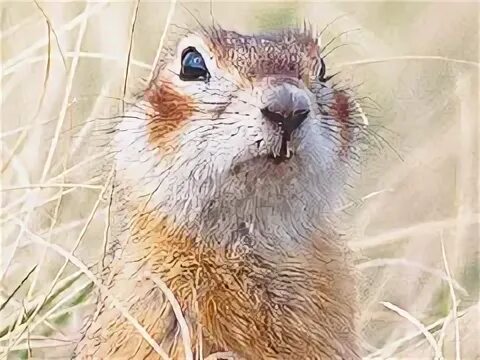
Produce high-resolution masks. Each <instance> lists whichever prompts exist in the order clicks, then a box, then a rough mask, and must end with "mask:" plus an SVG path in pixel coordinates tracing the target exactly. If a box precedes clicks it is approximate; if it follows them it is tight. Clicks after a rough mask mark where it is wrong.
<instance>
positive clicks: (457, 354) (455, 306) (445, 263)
mask: <svg viewBox="0 0 480 360" xmlns="http://www.w3.org/2000/svg"><path fill="white" fill-rule="evenodd" d="M440 244H441V246H442V259H443V266H444V267H445V272H446V273H447V278H448V288H449V290H450V297H451V298H452V317H453V323H454V326H455V360H460V358H461V352H460V328H459V326H458V314H457V311H458V302H457V297H456V295H455V290H454V289H453V279H452V275H451V273H450V267H449V266H448V261H447V254H446V252H445V244H444V242H443V232H441V233H440Z"/></svg>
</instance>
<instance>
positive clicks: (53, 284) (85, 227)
mask: <svg viewBox="0 0 480 360" xmlns="http://www.w3.org/2000/svg"><path fill="white" fill-rule="evenodd" d="M112 178H113V169H112V170H111V171H110V173H109V176H108V178H107V181H106V183H105V185H104V186H103V189H102V191H101V192H100V194H99V196H98V198H97V201H96V202H95V204H94V206H93V209H92V211H91V212H90V215H89V216H88V218H87V220H86V222H85V224H84V226H83V228H82V230H81V231H80V234H79V235H78V237H77V240H76V241H75V243H74V245H73V247H72V248H71V250H70V255H72V256H73V254H74V252H75V250H76V249H77V248H78V246H79V245H80V242H81V241H82V239H83V238H84V236H85V234H86V232H87V230H88V227H89V226H90V223H91V222H92V220H93V218H94V216H95V214H96V212H97V209H98V207H99V206H100V203H101V201H102V199H103V194H104V193H105V191H106V189H107V188H108V185H109V184H110V181H111V180H112ZM50 234H51V232H50ZM67 265H68V259H65V261H64V263H63V264H62V266H61V267H60V269H59V270H58V272H57V274H56V276H55V278H54V280H53V282H52V284H51V285H50V288H49V290H48V291H47V295H46V296H45V297H44V301H43V302H41V303H40V304H39V305H38V306H37V308H36V309H35V310H34V312H33V314H32V315H31V316H30V317H29V319H28V320H27V325H26V327H27V328H28V324H29V323H30V321H32V319H33V318H35V316H36V314H37V313H38V312H39V311H40V309H41V307H42V305H43V303H44V302H45V301H46V299H47V297H48V296H49V294H50V293H51V292H52V291H53V289H54V287H55V285H56V284H57V282H58V281H59V280H60V278H61V276H62V275H63V272H64V271H65V269H66V267H67ZM21 335H22V334H20V336H19V337H18V338H17V339H16V340H15V343H14V344H13V346H15V345H16V344H17V343H18V341H20V340H21Z"/></svg>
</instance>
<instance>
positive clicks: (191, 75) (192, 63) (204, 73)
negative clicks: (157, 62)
mask: <svg viewBox="0 0 480 360" xmlns="http://www.w3.org/2000/svg"><path fill="white" fill-rule="evenodd" d="M209 78H210V73H209V72H208V70H207V66H206V65H205V61H204V60H203V57H202V55H200V53H199V52H198V51H197V50H196V49H195V48H194V47H188V48H186V49H185V50H183V53H182V69H181V70H180V79H182V80H184V81H194V80H208V79H209Z"/></svg>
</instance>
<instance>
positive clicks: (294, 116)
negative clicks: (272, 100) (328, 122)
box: [262, 106, 310, 136]
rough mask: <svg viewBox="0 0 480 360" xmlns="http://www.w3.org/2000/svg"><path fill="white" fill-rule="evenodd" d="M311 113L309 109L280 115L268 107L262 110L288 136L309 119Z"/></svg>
mask: <svg viewBox="0 0 480 360" xmlns="http://www.w3.org/2000/svg"><path fill="white" fill-rule="evenodd" d="M309 113H310V110H309V109H298V110H294V111H292V112H290V113H288V114H285V115H283V114H280V113H278V112H275V111H271V110H270V109H269V108H268V106H267V107H265V108H263V109H262V114H263V116H265V118H267V119H268V120H270V121H271V122H272V123H274V124H275V125H277V126H279V127H280V129H282V130H283V131H284V132H285V134H286V135H288V136H290V134H291V133H292V132H293V130H295V129H296V128H298V127H299V126H300V124H301V123H302V122H303V120H305V119H306V118H307V117H308V114H309Z"/></svg>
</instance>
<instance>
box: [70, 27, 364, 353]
mask: <svg viewBox="0 0 480 360" xmlns="http://www.w3.org/2000/svg"><path fill="white" fill-rule="evenodd" d="M208 36H209V41H210V43H211V46H212V49H213V51H214V53H215V55H216V57H217V59H216V60H217V61H218V62H219V63H220V64H223V66H225V67H228V66H231V64H234V66H235V71H236V72H238V74H239V75H240V77H241V78H243V79H244V80H246V81H255V80H258V79H259V80H261V79H262V78H264V77H265V76H269V75H282V76H288V77H290V78H291V79H293V80H295V79H303V82H304V83H307V84H308V79H310V77H311V74H312V73H314V72H315V69H317V68H318V66H319V61H318V59H319V49H318V47H317V45H316V42H315V41H314V40H313V38H312V36H311V35H309V34H303V33H300V32H285V33H283V34H281V35H280V36H279V37H278V36H277V38H276V40H275V41H272V42H269V41H262V38H260V37H245V36H241V35H239V34H236V33H234V32H227V31H224V30H221V29H215V30H214V31H213V32H212V33H209V35H208ZM279 39H280V40H279ZM232 71H233V70H232ZM279 81H283V80H282V79H280V80H279ZM295 81H296V80H295ZM145 99H146V100H147V101H148V103H149V104H150V107H151V108H150V109H149V113H148V116H149V124H148V130H149V143H150V144H152V145H153V146H154V147H158V148H162V146H163V145H162V144H163V142H164V139H165V137H166V136H168V134H170V133H172V132H173V131H177V130H179V129H180V127H181V125H182V123H184V122H185V121H187V120H188V119H189V118H191V117H192V115H195V114H196V113H198V112H200V111H201V110H202V109H197V105H196V104H195V102H194V101H193V99H191V98H189V97H188V96H185V95H183V94H181V93H179V92H178V91H177V90H176V89H174V88H172V87H171V86H170V85H167V84H166V83H162V82H161V79H159V80H158V85H156V86H155V85H154V87H152V88H151V89H150V90H148V91H147V92H146V95H145ZM198 106H200V105H198ZM350 115H351V111H350V103H349V99H348V97H347V95H346V94H344V93H342V92H339V91H337V92H336V93H335V95H334V100H333V102H332V104H331V105H330V107H329V109H328V111H327V116H330V117H331V118H332V119H333V120H334V121H338V122H340V126H341V131H340V136H341V139H342V146H341V148H340V150H341V151H343V149H345V152H346V151H347V150H348V145H349V141H350V139H351V138H350V130H351V128H352V127H351V126H350V125H351V124H350V123H349V118H350ZM180 131H181V130H180ZM284 180H285V179H284ZM120 181H121V180H120ZM285 181H287V180H285ZM130 190H131V189H128V188H125V187H124V186H123V185H122V184H121V183H119V184H117V188H116V193H115V205H114V208H113V209H112V213H113V214H117V215H118V214H122V216H123V217H121V216H120V215H118V216H116V219H117V221H118V222H119V223H117V224H112V227H113V228H115V231H114V232H115V233H116V234H117V235H118V239H117V238H115V240H114V242H113V243H112V244H110V245H109V252H108V254H107V255H112V256H113V260H111V261H110V262H107V264H106V265H105V269H104V278H105V284H106V285H107V286H108V287H109V293H108V294H102V295H101V298H100V299H99V308H98V311H97V314H96V316H95V317H94V318H93V321H91V325H90V326H88V327H87V329H88V330H87V331H86V333H85V336H84V338H83V340H82V341H81V342H80V344H79V345H78V347H77V350H76V354H77V356H78V358H81V359H91V358H96V359H133V358H135V359H137V358H138V359H158V354H156V353H155V352H154V351H153V349H152V348H151V347H150V346H149V345H148V344H147V342H146V341H144V340H143V338H142V336H141V335H140V334H139V333H138V332H137V331H136V329H135V328H134V327H133V326H132V325H131V324H130V323H129V322H128V321H127V320H126V319H125V318H123V316H122V315H121V314H120V312H119V311H118V310H116V309H113V308H107V307H106V305H105V304H108V296H114V297H115V298H117V299H119V300H120V301H121V302H122V303H124V304H126V305H127V308H128V311H129V313H130V314H131V315H132V316H133V317H134V318H136V319H137V320H138V321H139V322H140V324H141V325H142V326H143V327H145V329H146V330H147V331H148V333H149V334H150V335H151V336H152V337H153V338H154V340H155V341H157V342H158V343H159V344H160V346H161V347H162V349H164V350H165V351H166V352H167V353H168V354H169V356H170V357H171V358H173V359H183V358H185V354H184V352H183V345H182V339H181V337H180V335H179V327H178V323H177V321H176V318H175V316H174V314H173V312H172V309H171V306H170V305H169V303H168V301H167V300H166V298H165V296H164V294H163V293H162V292H161V291H160V289H158V287H157V286H156V285H155V284H154V282H152V281H151V280H146V279H145V277H144V275H143V274H144V272H145V271H147V272H149V273H152V274H153V276H154V277H158V278H159V279H161V280H162V281H163V282H165V283H166V285H167V286H168V287H169V288H170V289H171V290H172V292H173V293H174V295H175V297H176V298H177V300H178V302H179V304H180V306H181V308H182V311H183V314H184V315H185V318H186V320H187V322H188V324H189V326H190V329H189V330H190V334H191V337H192V342H193V349H192V351H194V353H195V354H197V355H203V356H206V355H208V354H209V353H211V352H213V351H232V352H234V353H235V354H236V356H237V357H238V359H247V360H256V359H267V360H269V359H345V360H357V359H359V358H360V357H359V353H358V341H357V340H358V339H357V337H356V332H355V329H356V324H355V322H356V317H357V304H356V289H355V283H356V281H355V274H354V269H353V265H352V261H351V254H350V252H349V250H348V248H347V247H346V245H345V243H344V240H343V239H340V238H339V236H338V235H337V234H336V233H335V232H334V231H333V230H332V229H331V228H330V227H331V225H330V224H329V223H328V222H327V221H325V223H324V224H316V225H318V228H322V231H318V232H317V233H315V234H312V237H311V238H309V239H308V241H302V242H299V245H298V247H290V248H288V247H282V246H278V247H275V246H272V244H263V243H262V241H256V242H255V241H254V242H255V246H252V245H251V244H249V243H247V242H246V241H243V240H241V239H240V240H237V241H236V243H235V246H231V247H228V248H227V247H224V246H219V245H218V242H217V241H218V239H214V238H210V237H209V236H208V235H203V236H200V235H199V234H198V233H196V232H194V230H191V229H190V228H188V229H186V228H183V227H182V226H180V225H179V224H177V223H174V222H173V221H172V220H171V219H169V216H170V215H171V214H161V213H159V212H158V211H154V212H145V211H144V205H145V203H144V201H143V200H141V199H138V198H135V197H130V196H129V194H130ZM147 195H148V194H147ZM147 197H148V196H147ZM145 200H147V201H148V199H145ZM120 218H121V220H118V219H120ZM122 221H124V223H122ZM319 221H321V220H319ZM125 234H129V235H126V236H125ZM207 234H208V232H207ZM226 236H228V234H225V237H226ZM292 240H295V239H285V242H289V241H292ZM300 244H301V245H300ZM200 349H201V350H200Z"/></svg>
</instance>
